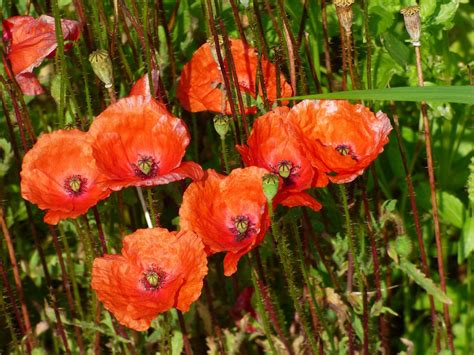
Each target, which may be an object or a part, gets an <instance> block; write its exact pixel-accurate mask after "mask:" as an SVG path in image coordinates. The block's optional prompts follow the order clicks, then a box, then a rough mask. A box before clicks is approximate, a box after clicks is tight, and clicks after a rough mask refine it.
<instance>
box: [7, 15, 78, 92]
mask: <svg viewBox="0 0 474 355" xmlns="http://www.w3.org/2000/svg"><path fill="white" fill-rule="evenodd" d="M61 29H62V33H63V37H64V40H65V41H66V42H68V41H76V40H77V39H78V38H79V35H80V25H79V22H77V21H73V20H61ZM3 40H4V41H5V42H6V43H7V47H6V52H7V57H8V59H9V60H10V63H11V67H12V70H13V75H15V77H17V81H18V84H19V85H20V87H21V89H22V91H23V92H24V93H26V94H33V95H34V94H35V93H39V91H40V89H39V88H38V86H39V83H38V82H37V80H36V78H34V76H33V74H31V73H32V72H33V69H34V68H36V67H37V66H39V65H40V64H41V63H42V62H43V60H44V59H45V58H46V57H51V56H54V53H55V50H56V47H57V46H58V44H57V42H56V32H55V25H54V17H51V16H47V15H42V16H40V17H38V18H37V19H35V18H33V17H31V16H14V17H10V18H7V19H6V20H3ZM70 47H71V44H70V43H66V44H65V50H67V49H69V48H70ZM27 74H29V75H27Z"/></svg>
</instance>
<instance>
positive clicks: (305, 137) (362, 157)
mask: <svg viewBox="0 0 474 355" xmlns="http://www.w3.org/2000/svg"><path fill="white" fill-rule="evenodd" d="M287 119H288V121H289V122H291V123H293V124H294V126H295V127H296V129H297V131H298V132H299V133H298V135H299V137H300V139H301V141H302V142H303V144H304V146H305V149H306V151H307V157H308V159H310V160H311V163H312V164H313V166H314V167H316V168H317V170H318V171H319V172H320V174H318V176H317V180H318V183H317V185H318V186H322V185H324V184H326V183H327V182H328V179H329V180H331V181H332V182H335V183H346V182H350V181H352V180H354V179H355V178H356V177H357V176H358V175H361V174H362V173H363V172H364V169H365V168H366V167H367V166H369V165H370V163H372V161H374V160H375V159H376V158H377V156H378V155H379V154H380V153H381V152H382V151H383V146H384V145H385V144H387V143H388V134H389V133H390V131H391V130H392V126H391V125H390V120H389V119H388V117H387V115H386V114H384V113H383V112H381V111H379V112H378V113H377V114H374V113H373V112H371V111H370V110H369V109H368V108H367V107H365V106H362V105H352V104H350V103H349V102H347V101H336V100H327V101H315V100H304V101H303V102H301V103H299V104H298V105H296V106H294V107H293V108H292V109H291V111H290V112H289V114H288V116H287Z"/></svg>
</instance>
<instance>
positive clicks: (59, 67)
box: [51, 0, 66, 124]
mask: <svg viewBox="0 0 474 355" xmlns="http://www.w3.org/2000/svg"><path fill="white" fill-rule="evenodd" d="M51 3H52V7H53V15H54V26H55V30H56V31H55V32H56V42H57V43H58V48H57V50H56V58H55V61H56V71H57V72H58V73H60V76H61V84H60V89H59V105H58V118H59V122H60V123H61V124H64V123H65V117H64V108H65V101H66V81H65V80H66V70H65V63H66V60H65V58H64V38H63V31H62V27H61V15H60V14H59V5H58V0H53V1H52V2H51Z"/></svg>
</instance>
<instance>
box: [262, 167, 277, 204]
mask: <svg viewBox="0 0 474 355" xmlns="http://www.w3.org/2000/svg"><path fill="white" fill-rule="evenodd" d="M279 182H280V180H279V178H278V175H276V174H271V173H270V174H265V175H263V177H262V186H263V194H264V195H265V197H266V198H267V201H268V202H271V201H272V200H273V198H274V197H275V196H276V194H277V192H278V184H279Z"/></svg>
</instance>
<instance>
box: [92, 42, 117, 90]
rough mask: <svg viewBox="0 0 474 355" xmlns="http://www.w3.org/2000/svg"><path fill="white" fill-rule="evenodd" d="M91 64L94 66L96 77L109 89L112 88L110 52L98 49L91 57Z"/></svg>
mask: <svg viewBox="0 0 474 355" xmlns="http://www.w3.org/2000/svg"><path fill="white" fill-rule="evenodd" d="M89 62H90V63H91V65H92V70H94V73H95V75H97V77H98V78H99V79H100V81H102V82H103V83H104V85H105V87H106V88H107V89H108V88H110V87H112V83H113V79H112V61H111V60H110V56H109V52H107V51H106V50H104V49H98V50H96V51H95V52H92V53H91V55H90V56H89Z"/></svg>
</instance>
